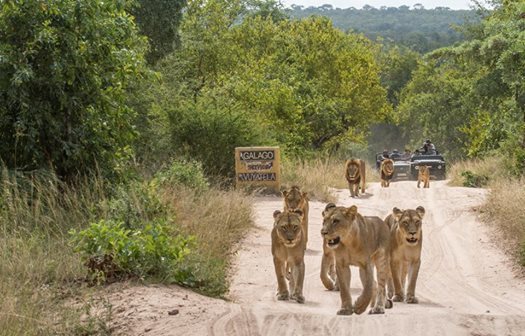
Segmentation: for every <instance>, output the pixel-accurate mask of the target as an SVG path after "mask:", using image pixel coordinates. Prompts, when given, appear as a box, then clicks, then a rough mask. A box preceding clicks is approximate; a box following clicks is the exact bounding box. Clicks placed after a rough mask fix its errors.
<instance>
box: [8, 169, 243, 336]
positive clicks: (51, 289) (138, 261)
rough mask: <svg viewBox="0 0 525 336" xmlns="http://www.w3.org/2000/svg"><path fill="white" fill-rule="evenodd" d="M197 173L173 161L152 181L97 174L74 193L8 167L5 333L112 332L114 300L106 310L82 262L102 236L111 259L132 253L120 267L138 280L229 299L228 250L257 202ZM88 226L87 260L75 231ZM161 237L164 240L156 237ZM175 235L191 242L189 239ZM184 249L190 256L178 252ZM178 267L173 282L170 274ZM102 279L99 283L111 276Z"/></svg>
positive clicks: (39, 176) (51, 180)
mask: <svg viewBox="0 0 525 336" xmlns="http://www.w3.org/2000/svg"><path fill="white" fill-rule="evenodd" d="M178 164H180V163H177V165H178ZM188 167H189V168H188ZM198 169H199V168H198V167H197V166H195V165H194V164H191V163H190V166H186V167H184V172H183V174H179V173H180V171H179V170H178V169H177V167H176V166H175V165H172V166H170V167H169V171H167V172H165V173H164V174H162V175H159V176H160V177H161V178H158V179H156V180H155V179H153V180H147V181H135V182H133V183H130V184H128V185H121V186H109V185H106V184H105V183H104V180H103V179H101V178H98V177H92V178H86V179H85V180H84V181H79V182H78V183H77V184H76V186H75V187H71V186H68V185H65V184H63V183H62V182H60V181H59V180H58V179H56V177H55V176H54V175H52V174H46V173H38V174H36V173H35V174H31V175H21V174H14V173H12V172H9V171H7V170H3V172H2V174H1V177H0V298H1V299H0V328H1V329H0V330H2V332H1V333H2V334H5V335H109V334H111V332H112V331H111V330H110V328H109V321H110V319H111V304H110V303H109V302H107V303H106V304H102V306H103V308H102V309H101V308H100V307H101V304H100V299H99V298H98V296H99V294H98V293H97V292H98V289H100V287H98V286H97V285H96V283H95V286H94V287H91V286H92V285H93V283H89V282H87V281H86V280H88V279H90V276H89V274H90V273H89V272H88V268H87V267H86V265H85V262H86V261H88V260H89V256H90V255H91V254H93V255H96V251H97V248H96V246H95V245H93V244H91V243H93V242H94V240H95V239H96V238H97V237H98V235H101V236H102V237H105V238H107V239H106V241H105V242H104V244H105V245H104V244H103V245H104V248H105V249H106V250H105V251H106V252H108V251H110V252H109V254H112V253H122V255H121V256H124V255H125V254H126V253H127V252H126V251H128V252H129V251H131V252H132V254H131V255H129V256H128V257H127V258H122V259H119V263H118V265H119V266H120V267H122V269H125V270H130V273H131V274H132V275H133V276H135V277H136V278H137V279H140V280H142V281H147V282H164V283H173V282H176V283H180V284H182V285H185V286H188V287H192V288H194V289H195V290H197V291H199V292H201V293H204V294H207V295H212V296H222V295H224V294H225V293H226V291H227V290H228V269H229V265H230V262H231V257H232V255H233V254H232V251H233V249H232V247H233V246H236V245H237V243H238V242H239V241H240V239H241V238H242V236H243V235H244V234H245V232H246V230H247V228H249V227H250V226H251V225H252V223H253V221H252V209H251V199H250V198H249V197H246V196H245V195H243V194H241V193H239V192H236V191H219V190H215V189H213V188H211V187H209V186H208V185H207V184H206V183H203V181H202V180H201V179H200V175H194V172H195V171H196V170H198ZM173 171H176V172H177V173H176V174H175V173H173ZM193 177H196V178H193ZM188 181H189V182H188ZM195 182H197V184H196V186H195ZM188 184H190V185H191V184H193V185H191V186H188ZM92 225H95V226H94V227H93V226H92ZM87 228H91V229H92V230H91V231H85V232H86V234H85V235H84V236H81V238H82V239H84V243H86V244H87V245H85V246H84V247H85V251H87V252H89V253H87V254H85V255H84V258H82V254H80V253H76V252H75V248H74V247H75V246H74V244H73V241H74V240H72V236H71V234H70V233H69V232H70V231H71V230H72V229H74V230H75V231H76V232H77V233H78V232H82V231H83V230H85V229H87ZM108 230H109V231H108ZM112 230H113V231H112ZM111 232H113V233H116V235H113V234H112V233H111ZM159 235H160V237H162V239H161V240H158V239H156V238H155V237H157V238H158V237H159ZM115 237H116V238H115ZM172 237H173V238H174V239H175V240H172ZM177 237H193V238H192V239H191V242H192V243H188V241H186V240H184V239H185V238H183V240H182V241H181V240H176V238H177ZM121 238H122V239H121ZM77 243H78V241H77ZM165 243H166V244H165ZM179 243H180V244H179ZM186 243H188V245H187V246H186ZM90 244H91V245H90ZM112 244H116V245H115V246H113V245H112ZM77 247H78V245H77ZM115 247H116V248H115ZM179 247H182V248H184V249H186V248H187V249H188V251H186V250H185V252H184V253H183V254H179V252H181V250H180V249H179ZM114 248H115V249H114ZM81 249H82V247H81ZM115 251H117V252H115ZM172 252H173V255H174V256H175V258H174V259H172V260H171V261H170V260H167V259H166V258H164V257H163V255H164V254H166V253H168V254H169V253H172ZM186 252H188V253H186ZM182 255H184V258H182V257H181V256H182ZM113 257H114V256H113ZM179 257H181V258H179ZM172 261H173V262H172ZM122 269H121V270H122ZM173 269H175V270H176V272H174V273H175V274H176V275H177V277H174V276H167V275H172V274H173V273H172V272H171V270H173ZM100 279H101V281H100V283H103V282H104V279H105V278H104V277H102V278H100Z"/></svg>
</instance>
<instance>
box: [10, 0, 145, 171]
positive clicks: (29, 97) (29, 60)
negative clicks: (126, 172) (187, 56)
mask: <svg viewBox="0 0 525 336" xmlns="http://www.w3.org/2000/svg"><path fill="white" fill-rule="evenodd" d="M128 5H129V4H128V3H127V2H126V1H100V0H86V1H75V0H63V1H45V2H43V1H38V0H26V1H2V2H1V3H0V142H1V143H2V147H1V148H0V158H1V159H2V161H3V162H4V163H5V164H6V165H7V166H8V167H11V168H17V169H23V170H32V169H38V168H42V167H48V168H52V169H54V170H56V172H57V173H58V174H59V175H60V176H62V177H64V178H67V177H70V176H72V175H75V174H76V173H78V172H85V171H87V170H90V169H94V168H95V167H97V166H98V167H99V168H101V169H106V168H108V169H110V170H111V169H112V168H113V167H114V166H115V164H116V160H118V158H119V157H122V156H123V155H124V154H125V153H126V151H127V149H126V148H127V146H129V143H130V141H131V139H132V138H133V137H134V131H133V124H132V123H133V119H134V113H133V111H132V110H131V109H129V108H128V106H127V105H126V104H125V97H126V90H127V88H128V87H129V85H130V83H132V82H133V81H136V80H137V79H138V78H140V77H141V74H142V73H143V71H144V68H143V64H144V53H145V51H146V42H145V39H144V38H142V37H140V36H139V35H138V31H137V28H136V25H135V23H134V21H133V18H132V17H131V16H130V15H129V14H128V13H127V12H126V10H127V6H128Z"/></svg>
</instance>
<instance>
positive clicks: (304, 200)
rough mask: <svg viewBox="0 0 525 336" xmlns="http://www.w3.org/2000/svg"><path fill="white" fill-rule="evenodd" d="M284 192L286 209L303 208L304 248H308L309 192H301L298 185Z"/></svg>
mask: <svg viewBox="0 0 525 336" xmlns="http://www.w3.org/2000/svg"><path fill="white" fill-rule="evenodd" d="M282 194H283V197H284V211H295V210H301V212H302V213H303V217H302V218H303V219H302V222H301V227H302V228H303V232H304V248H305V249H306V245H307V243H308V209H309V205H308V193H306V192H301V189H300V188H299V187H298V186H292V187H291V188H290V190H284V191H283V192H282Z"/></svg>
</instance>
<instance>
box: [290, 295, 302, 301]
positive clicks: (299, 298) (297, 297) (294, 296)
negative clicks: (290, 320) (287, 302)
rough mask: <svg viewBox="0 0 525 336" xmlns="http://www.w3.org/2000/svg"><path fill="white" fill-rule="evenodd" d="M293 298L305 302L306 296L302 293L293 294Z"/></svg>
mask: <svg viewBox="0 0 525 336" xmlns="http://www.w3.org/2000/svg"><path fill="white" fill-rule="evenodd" d="M291 299H292V300H295V301H297V303H304V296H303V295H302V294H293V295H292V296H291Z"/></svg>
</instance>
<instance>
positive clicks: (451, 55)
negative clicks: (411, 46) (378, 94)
mask: <svg viewBox="0 0 525 336" xmlns="http://www.w3.org/2000/svg"><path fill="white" fill-rule="evenodd" d="M523 6H524V4H523V3H518V2H507V1H504V2H502V3H501V6H498V7H496V10H494V11H493V12H492V13H490V15H488V16H487V17H486V18H485V19H484V20H483V21H482V22H481V23H480V24H479V25H478V27H477V28H476V29H474V28H475V27H470V32H469V33H470V37H471V40H470V41H468V42H465V43H463V44H461V45H459V46H456V47H451V48H444V49H440V50H437V51H435V52H433V53H431V54H428V55H426V57H425V61H424V62H422V63H421V65H420V67H419V68H418V70H417V71H416V72H415V73H414V76H413V79H412V80H411V82H410V83H409V84H408V85H407V87H406V88H405V90H404V91H403V94H402V99H401V104H400V106H399V109H398V112H399V114H400V119H401V120H402V125H401V126H402V128H403V130H404V132H405V134H411V135H412V138H413V139H421V138H423V137H429V138H432V139H433V141H434V143H436V144H437V145H438V148H441V149H442V150H443V151H444V152H446V154H447V156H449V158H460V157H463V156H467V155H468V156H470V157H480V156H483V155H485V154H487V153H490V152H491V151H494V150H503V153H504V156H505V157H506V158H507V159H508V161H509V162H513V163H511V165H512V166H513V167H511V170H512V171H514V172H516V173H518V174H522V173H523V170H522V167H523V163H522V162H523V161H522V159H523V155H522V154H521V153H522V151H523V148H525V126H524V125H525V98H523V97H525V86H524V84H523V83H524V82H525V77H523V76H524V74H525V53H524V51H525V49H523V46H524V45H525V44H524V41H525V36H524V35H523V34H522V32H523V31H524V29H525V23H524V21H523V19H522V18H521V16H522V13H523V12H524V10H525V8H524V7H523ZM445 146H446V147H445Z"/></svg>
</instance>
